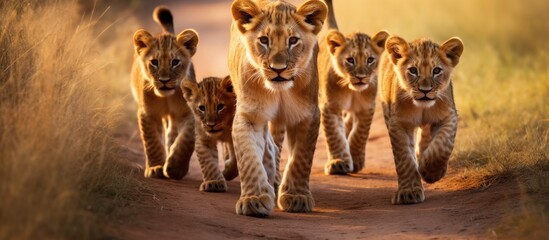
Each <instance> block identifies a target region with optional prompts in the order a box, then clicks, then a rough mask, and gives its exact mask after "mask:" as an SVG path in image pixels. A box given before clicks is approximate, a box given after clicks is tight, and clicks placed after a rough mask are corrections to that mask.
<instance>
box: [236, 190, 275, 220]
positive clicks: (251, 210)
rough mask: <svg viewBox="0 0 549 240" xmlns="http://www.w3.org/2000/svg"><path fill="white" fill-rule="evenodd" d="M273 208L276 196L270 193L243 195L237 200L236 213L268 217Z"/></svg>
mask: <svg viewBox="0 0 549 240" xmlns="http://www.w3.org/2000/svg"><path fill="white" fill-rule="evenodd" d="M273 208H274V198H273V196H271V195H269V194H261V195H259V196H256V195H251V196H241V197H240V199H238V202H236V214H238V215H245V216H252V217H267V216H269V215H270V214H271V212H272V211H273Z"/></svg>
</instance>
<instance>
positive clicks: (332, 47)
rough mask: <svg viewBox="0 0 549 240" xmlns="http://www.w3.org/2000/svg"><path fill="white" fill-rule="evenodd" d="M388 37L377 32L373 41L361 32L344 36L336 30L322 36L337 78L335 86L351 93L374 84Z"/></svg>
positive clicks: (381, 32) (384, 32)
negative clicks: (340, 86)
mask: <svg viewBox="0 0 549 240" xmlns="http://www.w3.org/2000/svg"><path fill="white" fill-rule="evenodd" d="M388 36H389V33H387V32H386V31H380V32H379V33H377V34H376V35H375V36H374V37H373V38H370V37H369V36H368V35H366V34H364V33H353V34H350V35H349V36H347V37H345V36H343V35H342V34H341V33H340V32H338V31H337V30H332V31H330V32H329V33H328V34H327V35H326V43H327V46H326V47H327V48H328V49H327V50H328V51H329V52H330V58H331V61H332V66H333V68H334V70H335V73H336V74H337V75H339V77H341V80H339V82H338V84H340V85H344V86H347V87H349V88H350V89H351V90H355V91H363V90H366V89H368V87H370V86H371V85H374V84H375V81H376V70H377V64H378V59H379V56H380V54H381V53H382V52H383V50H384V47H385V40H386V39H387V37H388Z"/></svg>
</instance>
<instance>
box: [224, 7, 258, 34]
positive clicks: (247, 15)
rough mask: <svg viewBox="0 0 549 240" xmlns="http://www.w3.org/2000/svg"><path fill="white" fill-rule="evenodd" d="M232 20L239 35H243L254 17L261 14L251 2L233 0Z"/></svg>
mask: <svg viewBox="0 0 549 240" xmlns="http://www.w3.org/2000/svg"><path fill="white" fill-rule="evenodd" d="M231 13H232V15H233V20H234V21H235V23H236V26H237V27H238V30H239V31H240V32H241V33H245V32H246V31H247V30H248V29H249V28H250V27H249V26H246V25H248V24H250V23H251V22H252V20H253V18H254V17H257V16H258V15H259V14H261V9H259V8H258V7H257V5H255V3H254V2H253V1H251V0H235V1H234V2H233V4H232V5H231Z"/></svg>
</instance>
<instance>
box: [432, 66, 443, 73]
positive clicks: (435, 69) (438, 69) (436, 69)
mask: <svg viewBox="0 0 549 240" xmlns="http://www.w3.org/2000/svg"><path fill="white" fill-rule="evenodd" d="M440 72H442V68H439V67H436V68H434V69H433V75H437V74H439V73H440Z"/></svg>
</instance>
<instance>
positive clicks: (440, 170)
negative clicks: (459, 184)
mask: <svg viewBox="0 0 549 240" xmlns="http://www.w3.org/2000/svg"><path fill="white" fill-rule="evenodd" d="M432 165H434V164H426V165H420V166H419V174H421V178H423V180H424V181H425V182H427V183H434V182H436V181H438V180H440V179H441V178H442V177H444V175H446V169H447V165H446V164H444V165H441V164H438V166H432Z"/></svg>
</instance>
